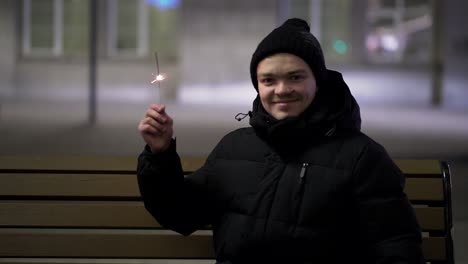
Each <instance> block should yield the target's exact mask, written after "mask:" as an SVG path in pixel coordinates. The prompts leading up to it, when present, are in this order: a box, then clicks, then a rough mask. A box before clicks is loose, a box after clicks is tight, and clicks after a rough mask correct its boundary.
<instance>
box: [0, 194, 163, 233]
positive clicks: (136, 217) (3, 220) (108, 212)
mask: <svg viewBox="0 0 468 264" xmlns="http://www.w3.org/2000/svg"><path fill="white" fill-rule="evenodd" d="M0 226H24V227H28V226H43V227H93V228H161V226H160V225H159V224H158V223H157V222H156V221H155V220H154V218H153V217H152V216H151V215H150V214H149V213H148V212H147V211H146V209H145V207H144V205H143V203H142V202H128V201H119V202H105V201H100V202H93V201H89V202H73V201H0Z"/></svg>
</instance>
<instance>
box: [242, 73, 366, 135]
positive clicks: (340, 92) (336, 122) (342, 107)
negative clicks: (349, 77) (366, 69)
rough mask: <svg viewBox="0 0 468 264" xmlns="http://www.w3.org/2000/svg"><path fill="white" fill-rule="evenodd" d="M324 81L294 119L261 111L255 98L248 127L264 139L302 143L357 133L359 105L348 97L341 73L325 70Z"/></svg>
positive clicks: (261, 107) (257, 99)
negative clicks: (309, 102) (335, 135)
mask: <svg viewBox="0 0 468 264" xmlns="http://www.w3.org/2000/svg"><path fill="white" fill-rule="evenodd" d="M327 71H328V72H327V80H326V81H325V83H324V85H323V86H322V87H319V90H318V91H317V94H316V97H315V99H314V100H313V101H312V103H311V104H310V105H309V107H308V108H307V109H306V110H305V111H304V112H303V113H302V114H301V115H299V116H297V117H287V118H285V119H282V120H276V119H275V118H273V117H272V116H271V115H270V114H269V113H267V112H266V111H265V109H264V108H263V106H262V104H261V102H260V98H259V96H258V95H257V97H256V98H255V100H254V102H253V107H252V112H251V115H250V125H251V126H252V127H253V128H254V129H255V131H256V133H257V134H258V135H259V136H261V137H263V138H265V139H266V140H268V141H270V140H272V141H273V142H276V140H279V143H283V141H284V140H286V141H288V140H293V141H294V140H304V139H307V138H309V139H310V137H311V136H313V137H324V136H332V135H333V134H334V133H337V132H346V131H348V132H351V131H360V129H361V114H360V109H359V105H358V103H357V102H356V100H355V99H354V97H353V96H352V95H351V92H350V90H349V88H348V85H347V84H346V83H345V82H344V80H343V76H342V75H341V73H339V72H336V71H332V70H327Z"/></svg>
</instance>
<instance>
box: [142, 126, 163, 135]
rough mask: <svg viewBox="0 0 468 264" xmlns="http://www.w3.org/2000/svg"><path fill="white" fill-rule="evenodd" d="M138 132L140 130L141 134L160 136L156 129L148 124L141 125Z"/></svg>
mask: <svg viewBox="0 0 468 264" xmlns="http://www.w3.org/2000/svg"><path fill="white" fill-rule="evenodd" d="M139 130H140V132H141V133H142V134H149V135H153V136H159V135H161V132H159V131H158V130H157V129H156V128H154V127H153V126H151V125H149V124H144V125H141V126H140V128H139Z"/></svg>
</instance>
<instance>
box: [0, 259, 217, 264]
mask: <svg viewBox="0 0 468 264" xmlns="http://www.w3.org/2000/svg"><path fill="white" fill-rule="evenodd" d="M213 262H214V261H213V260H199V259H197V260H190V259H177V260H176V259H80V258H0V263H1V264H213Z"/></svg>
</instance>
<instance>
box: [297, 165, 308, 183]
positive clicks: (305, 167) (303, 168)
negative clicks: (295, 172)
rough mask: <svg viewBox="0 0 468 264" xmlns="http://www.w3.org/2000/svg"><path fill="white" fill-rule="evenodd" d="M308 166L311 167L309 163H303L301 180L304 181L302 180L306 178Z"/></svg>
mask: <svg viewBox="0 0 468 264" xmlns="http://www.w3.org/2000/svg"><path fill="white" fill-rule="evenodd" d="M307 167H309V163H305V162H304V163H302V168H301V173H300V174H299V180H300V181H301V182H302V180H303V179H304V176H305V174H306V171H307Z"/></svg>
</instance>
